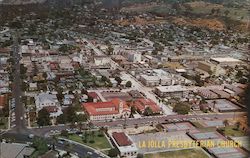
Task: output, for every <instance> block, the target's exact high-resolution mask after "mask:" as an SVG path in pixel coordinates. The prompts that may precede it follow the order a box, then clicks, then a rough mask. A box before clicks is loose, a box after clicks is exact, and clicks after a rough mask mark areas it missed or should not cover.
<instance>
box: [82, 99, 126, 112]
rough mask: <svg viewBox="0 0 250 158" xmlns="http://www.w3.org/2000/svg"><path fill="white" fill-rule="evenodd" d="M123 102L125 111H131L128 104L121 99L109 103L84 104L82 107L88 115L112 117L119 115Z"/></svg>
mask: <svg viewBox="0 0 250 158" xmlns="http://www.w3.org/2000/svg"><path fill="white" fill-rule="evenodd" d="M121 102H122V103H123V111H126V110H129V108H128V106H127V104H126V103H125V102H124V101H122V100H120V99H113V100H112V101H109V102H97V103H84V104H83V105H82V106H83V108H84V109H85V111H86V112H87V113H88V115H92V116H96V115H111V114H119V104H120V103H121ZM123 111H122V112H123Z"/></svg>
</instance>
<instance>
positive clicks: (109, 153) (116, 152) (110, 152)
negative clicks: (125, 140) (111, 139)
mask: <svg viewBox="0 0 250 158" xmlns="http://www.w3.org/2000/svg"><path fill="white" fill-rule="evenodd" d="M118 154H119V151H118V149H116V148H112V149H110V150H109V152H108V156H110V157H116V156H117V155H118Z"/></svg>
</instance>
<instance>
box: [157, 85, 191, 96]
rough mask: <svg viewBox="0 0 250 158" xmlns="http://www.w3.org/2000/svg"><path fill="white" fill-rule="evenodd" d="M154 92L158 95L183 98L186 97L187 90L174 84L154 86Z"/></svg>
mask: <svg viewBox="0 0 250 158" xmlns="http://www.w3.org/2000/svg"><path fill="white" fill-rule="evenodd" d="M155 92H156V94H157V95H158V96H159V97H176V98H185V97H187V95H188V93H189V90H188V89H186V87H183V86H181V85H176V86H159V87H156V89H155Z"/></svg>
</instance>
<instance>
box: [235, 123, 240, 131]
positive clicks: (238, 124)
mask: <svg viewBox="0 0 250 158" xmlns="http://www.w3.org/2000/svg"><path fill="white" fill-rule="evenodd" d="M235 126H236V129H237V130H240V126H241V123H240V122H239V121H238V122H236V123H235Z"/></svg>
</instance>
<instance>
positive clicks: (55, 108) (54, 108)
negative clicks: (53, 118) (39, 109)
mask: <svg viewBox="0 0 250 158" xmlns="http://www.w3.org/2000/svg"><path fill="white" fill-rule="evenodd" d="M44 109H46V110H47V111H48V112H49V113H55V112H57V111H58V107H56V106H46V107H44Z"/></svg>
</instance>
